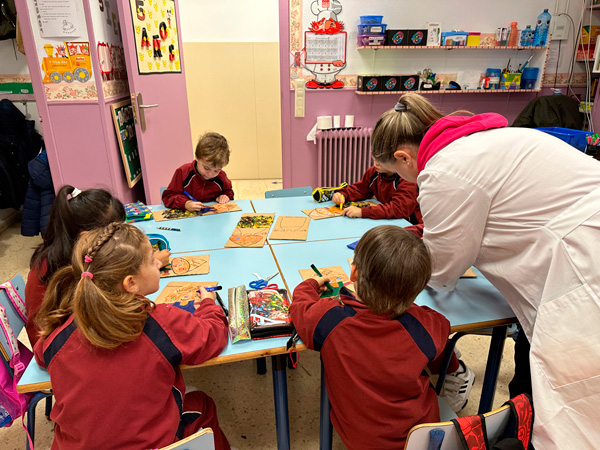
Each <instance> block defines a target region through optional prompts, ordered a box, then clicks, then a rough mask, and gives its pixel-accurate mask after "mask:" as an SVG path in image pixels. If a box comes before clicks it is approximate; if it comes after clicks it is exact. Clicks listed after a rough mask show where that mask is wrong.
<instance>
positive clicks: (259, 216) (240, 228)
mask: <svg viewBox="0 0 600 450" xmlns="http://www.w3.org/2000/svg"><path fill="white" fill-rule="evenodd" d="M274 217H275V213H244V214H242V217H241V218H240V221H239V222H238V224H237V225H236V227H235V229H234V230H233V233H232V234H231V236H229V239H228V240H227V242H226V243H225V247H228V248H229V247H234V248H239V247H262V246H263V245H265V241H266V240H267V236H268V235H269V230H270V229H271V225H272V224H273V219H274Z"/></svg>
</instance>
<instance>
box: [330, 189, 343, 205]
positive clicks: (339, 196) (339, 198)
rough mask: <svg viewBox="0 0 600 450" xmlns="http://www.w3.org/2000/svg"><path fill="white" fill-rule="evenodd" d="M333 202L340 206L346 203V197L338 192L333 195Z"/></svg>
mask: <svg viewBox="0 0 600 450" xmlns="http://www.w3.org/2000/svg"><path fill="white" fill-rule="evenodd" d="M331 201H332V202H333V203H335V204H336V205H339V204H341V203H343V202H344V196H343V195H342V194H340V193H339V192H336V193H335V194H333V198H332V199H331Z"/></svg>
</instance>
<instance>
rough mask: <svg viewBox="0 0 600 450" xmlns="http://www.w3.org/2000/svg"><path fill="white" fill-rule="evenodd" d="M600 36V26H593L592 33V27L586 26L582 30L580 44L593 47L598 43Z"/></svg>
mask: <svg viewBox="0 0 600 450" xmlns="http://www.w3.org/2000/svg"><path fill="white" fill-rule="evenodd" d="M598 35H600V25H592V29H591V31H590V26H589V25H586V26H584V27H582V28H581V38H580V39H579V43H580V44H583V45H588V44H591V45H593V44H595V43H596V38H597V37H598Z"/></svg>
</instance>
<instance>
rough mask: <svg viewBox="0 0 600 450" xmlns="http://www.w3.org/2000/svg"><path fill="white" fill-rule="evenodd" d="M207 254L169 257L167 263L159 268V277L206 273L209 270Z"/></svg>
mask: <svg viewBox="0 0 600 450" xmlns="http://www.w3.org/2000/svg"><path fill="white" fill-rule="evenodd" d="M208 261H209V255H184V256H176V257H175V258H170V259H169V264H167V265H166V266H165V267H163V268H161V269H160V277H161V278H167V277H180V276H183V275H206V274H207V273H208V272H209V268H210V266H209V264H208Z"/></svg>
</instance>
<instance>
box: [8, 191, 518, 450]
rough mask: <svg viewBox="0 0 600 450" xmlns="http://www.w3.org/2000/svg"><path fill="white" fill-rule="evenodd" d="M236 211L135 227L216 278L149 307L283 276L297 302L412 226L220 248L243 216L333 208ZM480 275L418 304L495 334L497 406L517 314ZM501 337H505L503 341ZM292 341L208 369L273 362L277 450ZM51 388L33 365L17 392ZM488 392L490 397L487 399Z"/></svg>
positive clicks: (282, 439)
mask: <svg viewBox="0 0 600 450" xmlns="http://www.w3.org/2000/svg"><path fill="white" fill-rule="evenodd" d="M236 203H237V204H238V205H239V206H240V207H241V208H242V211H238V212H231V213H223V214H215V215H211V216H204V217H192V218H188V219H178V220H172V221H163V222H158V223H157V222H155V221H153V220H152V221H146V222H138V223H136V225H137V226H138V227H139V228H141V229H142V230H144V231H145V232H147V233H160V234H163V235H164V236H165V237H166V238H167V239H168V240H169V243H170V246H171V251H172V252H173V253H186V254H190V255H193V254H208V255H210V259H209V265H210V272H209V274H207V275H191V276H185V277H170V278H163V279H161V280H160V289H159V291H158V292H157V293H155V294H153V295H150V296H148V297H149V298H150V299H155V298H156V297H157V295H158V293H160V291H162V289H163V288H164V287H165V285H166V284H167V283H169V282H170V281H218V282H219V284H220V285H222V286H223V290H222V291H220V293H221V298H222V299H223V301H224V302H225V304H227V289H228V288H230V287H234V286H238V285H241V284H246V287H248V283H249V282H250V281H252V280H255V279H256V278H255V277H254V275H253V273H254V272H257V273H259V274H260V275H261V276H262V277H266V276H269V275H272V274H273V273H275V272H277V271H281V273H280V274H279V275H278V276H276V277H274V278H273V279H272V280H271V281H270V283H277V284H279V287H280V288H281V287H286V288H287V289H288V291H289V292H290V294H292V292H293V290H294V287H295V286H296V285H297V284H298V283H300V281H301V277H300V274H299V272H298V270H299V269H306V268H309V267H310V265H311V264H316V265H317V266H320V267H324V266H332V265H335V266H337V265H339V266H342V268H343V269H344V270H345V271H346V272H347V273H348V274H349V273H350V266H349V263H348V258H349V257H351V256H353V251H352V250H350V249H348V248H347V247H346V245H347V244H348V243H351V242H354V241H356V240H357V239H359V238H360V236H362V234H364V232H366V231H367V230H369V229H370V228H373V227H375V226H377V225H383V224H395V225H399V226H407V225H409V223H408V222H407V221H405V220H370V219H350V218H348V217H337V218H330V219H322V220H311V223H310V226H309V231H308V239H307V241H306V242H292V243H290V241H282V240H270V241H268V243H267V244H266V245H265V246H264V247H262V248H227V249H226V248H221V247H223V245H224V244H225V242H226V241H227V238H228V237H229V236H230V235H231V233H232V231H233V229H234V228H235V225H236V224H237V221H238V220H239V218H240V217H241V214H242V212H265V213H266V212H275V213H276V218H277V216H278V215H291V216H294V215H298V216H300V215H304V214H303V213H302V212H301V210H302V209H309V208H314V207H317V206H320V205H328V204H332V203H331V202H329V203H323V204H317V203H315V202H314V201H313V200H312V198H311V197H288V198H277V199H264V200H263V199H260V200H252V201H251V202H250V201H247V200H236ZM153 209H162V207H160V206H158V207H153ZM157 226H167V227H174V228H175V227H176V228H180V229H181V232H169V231H165V230H158V229H156V227H157ZM476 272H477V271H476ZM477 273H478V275H479V277H478V278H476V279H464V280H460V281H459V284H458V286H457V289H456V290H455V291H453V292H449V293H441V292H437V291H433V290H431V289H426V290H425V291H423V293H421V294H420V295H419V297H418V298H417V303H418V304H421V305H427V306H430V307H431V308H433V309H435V310H437V311H439V312H441V313H443V314H445V315H446V317H448V319H449V321H450V323H451V325H452V331H468V330H474V329H481V328H485V327H491V326H493V327H496V328H494V335H493V337H492V342H491V345H490V353H489V355H490V356H489V357H488V366H487V368H486V375H485V380H484V389H483V390H482V399H481V403H480V405H481V404H482V403H485V404H486V405H487V404H489V405H491V401H492V400H493V391H494V388H495V382H496V378H497V373H498V369H499V365H500V359H501V352H502V347H503V345H504V338H505V330H506V326H505V325H506V324H509V323H513V322H514V321H515V318H514V313H513V312H512V310H511V309H510V307H508V304H507V303H506V301H505V300H504V299H503V298H502V296H501V295H500V294H499V293H498V291H497V290H496V289H495V288H493V286H492V285H491V284H490V283H489V282H488V281H487V280H486V279H485V278H483V276H481V274H480V273H479V272H477ZM502 330H504V334H503V333H502ZM287 341H288V338H285V337H284V338H270V339H262V340H254V341H244V342H237V343H235V344H232V343H231V342H229V343H228V344H227V346H226V347H225V349H224V350H223V352H222V353H221V354H220V355H219V356H217V357H216V358H213V359H211V360H209V361H207V362H205V363H204V364H202V365H201V366H208V365H215V364H223V363H229V362H234V361H241V360H248V359H255V358H259V357H265V356H271V358H272V362H273V364H272V367H273V393H274V405H275V422H276V423H275V425H276V429H277V447H278V449H289V448H290V441H289V419H288V405H287V378H286V357H287V349H286V344H287ZM297 349H298V350H305V349H306V347H305V346H304V344H302V343H301V342H299V343H298V345H297ZM194 367H198V366H194ZM189 368H191V366H182V369H189ZM488 372H489V374H488ZM50 388H51V385H50V378H49V375H48V372H47V371H46V370H44V369H41V368H40V367H39V366H38V365H37V364H36V363H35V360H32V361H31V363H30V364H29V366H28V367H27V369H26V370H25V373H24V374H23V376H22V378H21V379H20V381H19V384H18V388H17V390H18V391H19V392H32V391H38V390H45V389H50ZM484 391H485V392H486V395H487V397H486V398H485V399H484ZM328 408H329V402H328V399H327V394H326V390H325V389H324V383H322V398H321V410H322V414H321V423H322V426H321V446H322V448H330V447H331V434H332V430H331V422H330V421H329V413H328V411H329V410H328ZM480 408H481V406H480Z"/></svg>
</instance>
